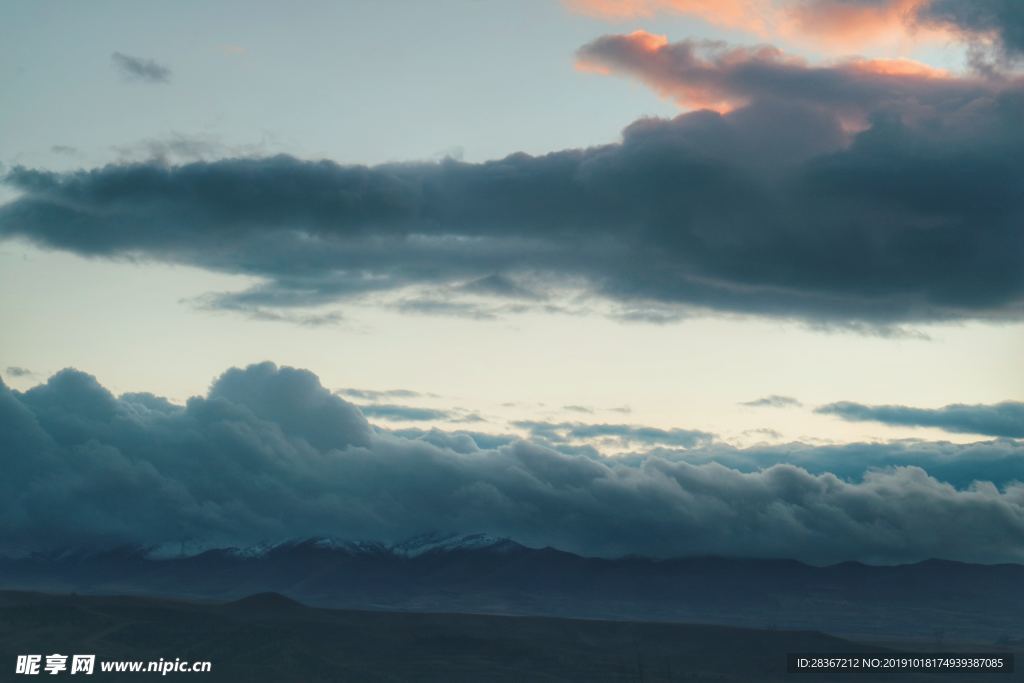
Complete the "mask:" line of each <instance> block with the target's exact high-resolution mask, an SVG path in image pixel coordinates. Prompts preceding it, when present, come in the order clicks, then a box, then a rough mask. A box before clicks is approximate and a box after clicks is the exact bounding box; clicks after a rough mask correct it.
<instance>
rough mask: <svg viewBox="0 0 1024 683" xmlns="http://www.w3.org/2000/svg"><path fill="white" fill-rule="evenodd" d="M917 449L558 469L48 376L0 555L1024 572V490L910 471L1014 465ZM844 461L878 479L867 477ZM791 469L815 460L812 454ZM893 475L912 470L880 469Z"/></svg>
mask: <svg viewBox="0 0 1024 683" xmlns="http://www.w3.org/2000/svg"><path fill="white" fill-rule="evenodd" d="M487 438H491V439H492V441H491V443H489V444H487V445H484V443H485V442H486V439H487ZM478 439H480V440H479V441H478ZM928 447H929V448H932V449H936V450H938V451H941V452H940V453H938V454H933V455H929V454H927V453H926V452H924V451H925V450H926V449H924V448H923V447H921V446H916V445H896V446H894V447H892V453H889V454H886V449H887V448H889V447H887V446H884V445H877V444H876V445H862V446H851V447H848V449H847V450H846V451H845V452H843V453H841V454H840V455H842V456H845V457H839V458H836V459H835V461H836V462H845V463H846V466H847V467H848V468H855V467H860V468H861V470H860V472H859V474H858V475H857V476H854V477H851V478H849V479H847V478H843V477H840V476H836V475H835V474H833V473H830V472H822V473H814V472H812V471H811V470H810V468H809V467H810V466H802V465H800V466H798V465H794V464H788V463H782V462H780V463H778V464H770V460H769V459H768V458H767V457H765V453H775V459H776V460H783V459H785V458H786V457H787V454H786V451H785V450H784V449H781V448H777V449H775V450H774V451H771V450H762V451H758V452H750V453H748V452H746V451H739V450H735V449H728V448H724V447H721V446H719V447H716V450H717V451H718V454H717V455H713V452H712V450H711V448H712V447H711V446H708V447H706V449H705V450H696V451H693V452H692V453H691V454H690V455H686V454H684V453H682V452H666V453H664V454H661V455H659V454H651V455H646V456H634V457H623V458H606V457H601V456H600V455H589V456H586V455H568V454H565V453H560V452H558V451H556V450H552V449H550V448H545V447H543V446H538V445H534V444H530V443H526V442H521V441H510V440H508V437H488V436H487V435H471V434H470V433H465V432H463V433H454V434H450V433H444V432H438V431H436V430H434V431H430V432H424V431H406V432H404V433H389V432H386V431H374V430H373V429H372V428H371V427H370V426H369V425H368V424H367V423H366V421H365V419H364V418H363V416H362V415H361V414H360V412H359V410H358V409H357V408H356V407H355V406H352V405H351V404H348V403H346V402H345V401H343V400H342V399H340V398H338V397H337V396H334V395H332V394H331V393H330V392H329V391H327V390H326V389H324V388H323V387H322V386H320V384H319V383H318V381H317V379H316V377H315V376H314V375H312V374H311V373H308V372H305V371H302V370H295V369H291V368H277V367H275V366H273V365H271V364H269V363H264V364H260V365H254V366H250V367H248V368H245V369H233V370H229V371H228V372H226V373H225V374H224V375H222V376H221V377H220V378H219V379H218V380H217V381H216V382H214V384H213V386H212V387H211V389H210V391H209V393H208V394H207V395H206V396H205V397H194V398H192V399H190V400H189V401H188V403H187V404H186V405H184V406H179V405H173V404H171V403H168V402H167V401H166V400H164V399H161V398H159V397H156V396H153V395H151V394H139V393H135V394H124V395H122V396H114V395H113V394H111V393H110V392H108V391H107V390H106V389H104V388H103V387H102V386H101V385H100V384H99V383H98V382H97V381H96V380H95V379H94V378H92V377H90V376H89V375H86V374H83V373H81V372H78V371H76V370H64V371H62V372H60V373H58V374H56V375H54V376H53V377H51V378H50V379H49V381H48V382H46V383H45V384H42V385H40V386H37V387H35V388H33V389H30V390H28V391H25V392H18V391H12V390H10V389H8V388H7V387H5V386H3V385H2V384H0V458H2V459H3V469H4V477H3V478H0V531H2V533H0V546H2V550H3V551H6V552H16V551H24V550H32V549H38V548H47V547H49V548H52V547H61V546H67V545H75V546H80V545H83V544H90V543H101V542H106V543H115V542H135V543H152V544H161V543H178V542H182V540H183V539H186V540H192V541H195V542H197V543H207V544H221V543H223V544H248V543H255V542H259V541H261V540H274V539H282V538H291V537H297V536H302V537H304V536H321V535H323V536H338V537H342V538H362V539H376V540H383V541H388V540H399V539H402V538H407V537H409V536H412V535H414V534H417V533H421V532H425V531H435V530H440V531H451V532H462V531H468V530H470V529H473V530H479V531H484V532H487V533H492V534H495V535H500V536H510V537H513V538H517V539H520V540H521V541H523V542H525V543H528V544H531V545H537V546H542V545H548V544H550V545H554V546H557V547H562V548H565V549H567V550H571V551H576V552H583V553H587V554H599V555H619V554H623V553H640V554H648V555H654V556H670V555H691V554H725V555H740V556H784V557H794V558H798V559H802V560H807V561H810V562H832V561H839V560H847V559H857V560H864V561H875V562H900V561H913V560H919V559H922V558H926V557H932V556H938V557H946V558H951V559H958V560H967V561H986V562H990V561H1021V560H1024V550H1022V547H1021V545H1020V539H1021V537H1022V534H1024V486H1022V485H1021V484H1020V483H1019V482H1018V483H1015V484H1006V485H1005V486H1003V487H1002V488H999V487H997V486H995V485H993V484H991V483H985V482H981V483H976V484H972V485H970V486H967V487H962V488H961V487H956V486H953V485H951V484H948V483H944V482H942V481H940V480H938V479H936V478H935V477H934V476H932V475H930V474H929V469H928V468H930V467H932V465H933V461H936V462H937V463H938V465H942V464H949V463H953V464H954V465H955V466H958V467H961V468H965V469H966V468H970V467H974V468H975V472H976V473H984V472H986V471H987V470H986V468H987V467H988V466H989V465H990V462H989V461H986V460H985V459H984V458H982V460H981V461H980V464H976V463H975V458H976V456H977V451H978V450H979V449H980V450H984V451H988V452H995V451H998V450H1000V449H1001V450H1002V451H1003V456H1002V458H1003V461H1002V462H1004V463H1009V464H1006V465H1005V466H1008V467H1016V468H1017V470H1018V471H1019V468H1020V464H1019V463H1020V462H1021V461H1022V458H1021V457H1020V448H1021V446H1020V445H1019V444H1016V443H1012V442H1007V443H995V442H994V443H991V444H987V445H980V446H971V447H961V446H955V445H951V444H938V445H931V446H928ZM858 448H859V449H861V451H872V449H873V451H874V452H875V456H874V462H881V463H887V464H888V466H884V467H880V468H877V469H875V468H867V469H865V465H864V464H863V462H859V461H858V458H857V457H856V456H857V449H858ZM790 449H791V451H793V452H792V453H791V454H790V455H791V456H792V457H793V458H796V459H801V458H803V459H804V460H808V461H813V460H814V457H813V453H814V451H813V449H809V448H807V447H801V446H791V447H790ZM687 453H689V452H687ZM907 453H913V454H914V455H913V457H915V458H917V459H918V460H919V461H921V462H922V463H924V464H923V465H913V466H911V465H902V464H899V463H900V458H901V457H904V458H905V457H906V454H907ZM901 454H902V455H901ZM730 457H732V458H734V459H738V460H742V459H746V460H747V461H750V462H757V461H758V460H760V459H762V458H763V459H764V462H763V463H761V464H757V465H753V466H751V465H750V464H749V462H748V465H747V468H748V469H747V471H744V470H743V469H740V468H738V467H732V466H729V465H727V464H723V462H721V461H724V460H726V459H728V458H730ZM991 457H994V456H992V455H991V453H990V455H989V458H990V459H991ZM702 459H703V461H701V460H702ZM720 460H721V461H720ZM818 467H819V468H820V465H818ZM977 478H984V474H982V476H981V477H977Z"/></svg>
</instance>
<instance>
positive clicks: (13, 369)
mask: <svg viewBox="0 0 1024 683" xmlns="http://www.w3.org/2000/svg"><path fill="white" fill-rule="evenodd" d="M35 374H36V373H34V372H32V371H31V370H29V369H28V368H23V367H20V366H18V365H8V366H7V376H8V377H32V376H34V375H35Z"/></svg>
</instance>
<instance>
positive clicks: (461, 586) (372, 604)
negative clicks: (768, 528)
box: [0, 534, 1024, 643]
mask: <svg viewBox="0 0 1024 683" xmlns="http://www.w3.org/2000/svg"><path fill="white" fill-rule="evenodd" d="M1022 586H1024V566H1022V565H1010V564H1007V565H975V564H964V563H959V562H949V561H942V560H929V561H926V562H920V563H917V564H910V565H900V566H870V565H864V564H860V563H856V562H847V563H842V564H837V565H832V566H828V567H814V566H810V565H806V564H803V563H801V562H797V561H795V560H778V559H737V558H718V557H696V558H679V559H670V560H657V559H650V558H643V557H626V558H620V559H600V558H588V557H581V556H579V555H575V554H572V553H568V552H564V551H560V550H556V549H553V548H539V549H537V548H528V547H525V546H523V545H520V544H519V543H516V542H515V541H512V540H509V539H504V538H495V537H492V536H486V535H483V534H474V535H468V536H453V535H444V534H432V535H428V536H422V537H417V538H415V539H410V540H409V541H405V542H403V543H398V544H382V543H363V542H353V541H347V540H339V539H328V538H314V539H304V540H295V541H288V542H285V543H278V544H273V545H262V546H256V547H251V548H213V549H207V550H202V551H197V552H195V553H194V554H186V555H180V554H179V555H177V556H174V555H170V554H169V553H168V551H167V549H164V548H158V549H153V548H143V547H120V548H112V549H82V548H79V549H74V550H64V551H60V552H53V553H46V554H36V555H32V556H30V557H24V558H7V559H0V587H2V588H18V589H31V590H44V591H78V592H81V593H89V594H146V595H162V596H176V597H186V598H203V599H215V600H234V599H239V598H242V597H244V596H251V595H253V594H259V593H278V594H280V595H279V596H278V597H276V598H270V597H266V596H264V597H260V598H258V600H259V601H262V602H264V603H266V604H267V605H270V606H272V605H273V604H278V603H280V602H281V601H283V600H288V601H290V600H298V601H300V602H301V603H304V604H306V605H312V606H320V607H338V608H357V609H375V610H401V611H422V612H463V613H488V614H509V615H544V616H564V617H586V618H609V619H641V620H659V621H679V622H704V623H717V624H724V625H733V626H744V627H751V628H787V629H812V630H820V631H826V632H830V633H836V634H844V635H848V636H854V637H892V638H898V637H902V638H915V639H918V640H928V641H935V642H938V643H941V642H942V641H943V640H973V641H977V642H996V641H1005V640H1007V639H1020V638H1024V620H1022V619H1021V618H1020V615H1021V614H1024V590H1022V589H1021V587H1022ZM284 596H289V597H288V598H285V597H284ZM275 601H276V602H275Z"/></svg>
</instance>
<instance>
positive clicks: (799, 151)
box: [0, 33, 1024, 329]
mask: <svg viewBox="0 0 1024 683" xmlns="http://www.w3.org/2000/svg"><path fill="white" fill-rule="evenodd" d="M579 54H580V59H581V61H582V62H583V63H585V64H588V65H590V66H593V67H595V68H600V69H603V70H606V71H612V72H618V73H626V74H629V75H632V76H634V77H638V78H641V79H643V80H644V81H646V82H648V83H650V84H651V85H652V86H653V87H656V88H658V89H659V90H661V91H663V92H665V93H667V94H669V95H671V96H673V97H677V98H678V99H680V100H681V101H683V102H685V103H687V104H688V105H691V106H692V105H701V106H713V107H715V108H718V109H720V110H721V111H723V112H727V113H716V112H715V111H709V110H702V111H695V112H692V113H688V114H683V115H681V116H679V117H677V118H675V119H673V120H662V119H643V120H640V121H637V122H635V123H633V124H632V125H630V126H629V127H627V128H626V129H625V131H624V132H623V137H622V140H621V142H619V143H616V144H609V145H605V146H602V147H594V148H589V149H571V150H564V151H560V152H556V153H552V154H549V155H545V156H538V157H534V156H528V155H525V154H514V155H512V156H509V157H507V158H505V159H501V160H497V161H491V162H487V163H479V164H472V163H462V162H457V161H454V160H446V161H443V162H440V163H408V164H387V165H380V166H373V167H365V166H341V165H338V164H335V163H332V162H329V161H321V162H312V161H302V160H299V159H295V158H291V157H287V156H278V157H273V158H234V159H223V160H220V161H214V162H196V163H190V164H185V165H180V166H169V165H166V164H162V163H157V162H153V163H137V164H115V165H110V166H105V167H103V168H97V169H93V170H84V171H79V172H70V173H52V172H47V171H41V170H31V169H25V168H16V169H14V170H13V171H11V172H10V173H9V174H8V176H7V182H8V184H10V185H11V186H12V187H13V188H14V189H16V190H17V191H19V192H20V197H19V198H18V199H16V200H14V201H13V202H11V203H8V204H7V205H4V206H3V207H0V236H6V237H22V238H26V239H28V240H31V241H33V242H34V243H36V244H39V245H42V246H44V247H48V248H57V249H64V250H69V251H72V252H76V253H79V254H84V255H90V256H102V257H139V258H151V259H156V260H161V261H168V262H175V263H188V264H192V265H196V266H200V267H204V268H208V269H211V270H216V271H221V272H227V273H241V274H246V275H252V276H256V277H259V278H261V279H262V284H260V285H258V286H256V287H254V288H252V289H249V290H247V291H244V292H238V293H231V294H222V295H214V296H211V297H209V298H208V299H205V300H204V302H203V305H206V306H214V307H221V308H226V309H231V310H250V311H257V312H261V313H262V314H263V315H275V313H274V311H275V310H277V311H280V310H281V309H283V308H285V307H289V306H312V305H318V304H325V303H329V302H336V301H341V300H345V299H351V298H353V297H360V296H367V295H370V294H377V295H380V296H387V297H390V299H389V301H390V302H391V303H392V304H394V305H396V306H398V308H399V309H400V310H405V311H418V312H435V313H436V312H442V313H455V314H461V315H472V316H475V317H488V316H490V315H492V314H493V313H495V312H503V311H516V310H525V308H528V307H533V308H544V309H545V310H558V309H559V307H558V306H555V305H553V304H551V303H549V302H551V301H556V300H564V297H562V298H560V299H555V298H554V297H553V296H552V294H553V293H554V292H556V291H561V290H564V289H569V290H572V291H576V292H579V291H582V292H583V293H584V294H586V295H587V296H589V297H590V298H591V300H605V301H611V302H614V304H615V305H616V306H619V307H621V308H622V311H621V316H622V317H623V318H625V319H636V318H638V317H644V315H645V312H648V313H649V312H650V311H651V310H652V307H654V309H657V307H668V308H672V309H676V308H679V309H683V308H688V307H697V308H698V309H704V310H708V309H710V310H715V311H730V312H740V313H750V314H757V315H765V316H777V317H786V318H800V319H803V320H806V321H810V322H811V323H813V324H831V325H849V326H853V327H857V328H860V329H863V328H865V327H874V328H885V327H887V326H892V325H900V324H903V323H912V322H918V321H934V320H950V319H965V318H984V319H991V318H1003V319H1021V318H1022V317H1024V228H1022V226H1024V220H1022V219H1024V186H1022V184H1021V183H1022V181H1021V178H1024V128H1022V127H1021V126H1020V125H1019V124H1020V121H1021V120H1022V118H1024V87H1022V86H1021V84H1020V83H1019V82H1018V81H1016V80H1014V79H1006V78H1004V79H990V80H986V79H982V78H980V77H963V78H956V77H950V76H946V75H942V74H939V73H937V72H934V71H932V70H927V69H922V68H919V66H915V65H913V64H908V63H904V62H898V61H897V62H891V61H889V62H886V61H877V60H876V61H863V60H862V61H858V62H849V63H845V64H839V65H833V66H828V67H814V66H809V65H807V64H805V63H803V62H801V61H799V60H797V59H794V58H792V57H790V56H787V55H785V54H782V53H781V52H779V51H777V50H774V49H772V48H767V47H764V48H744V49H728V48H724V47H722V46H720V45H711V44H707V43H695V42H687V41H684V42H681V43H668V42H667V41H665V40H664V39H659V38H658V37H657V36H651V35H649V34H643V33H636V34H631V35H629V36H606V37H604V38H601V39H599V40H596V41H594V42H593V43H590V44H589V45H587V46H585V47H583V48H582V49H581V51H580V53H579ZM481 298H485V299H488V300H491V301H492V302H497V303H492V304H491V306H492V308H490V309H484V310H481V309H480V308H479V306H480V305H481V304H479V300H480V299H481ZM499 304H500V305H499ZM657 310H659V311H661V312H660V313H658V315H660V316H662V317H661V319H671V315H668V317H665V316H666V315H667V314H666V313H664V309H657ZM276 315H279V316H280V315H281V314H280V313H276ZM281 319H287V317H282V318H281Z"/></svg>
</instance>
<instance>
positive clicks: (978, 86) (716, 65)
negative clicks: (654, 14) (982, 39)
mask: <svg viewBox="0 0 1024 683" xmlns="http://www.w3.org/2000/svg"><path fill="white" fill-rule="evenodd" d="M577 59H578V63H579V64H580V65H581V66H582V67H583V68H584V69H586V70H591V71H593V70H599V71H600V72H602V73H621V74H625V75H629V76H633V77H636V78H639V79H640V80H642V81H643V82H644V83H646V84H648V85H650V86H651V87H652V88H654V89H655V90H657V91H658V92H660V93H661V94H662V95H664V96H666V97H671V98H673V99H675V100H677V101H678V102H679V103H680V104H681V105H682V106H685V107H690V108H706V109H714V110H716V111H720V112H726V111H731V110H733V109H736V108H737V107H742V106H746V105H749V104H750V103H752V102H763V101H766V100H776V101H785V102H788V103H797V102H799V103H803V104H805V105H811V106H816V107H824V108H826V109H827V110H829V111H831V112H832V113H833V114H834V115H835V116H837V117H838V118H839V120H840V122H841V123H846V124H847V125H848V126H851V125H862V122H863V121H864V119H865V117H866V116H868V115H869V114H874V113H881V112H883V111H889V112H893V113H896V114H900V115H903V116H909V115H910V114H912V113H914V109H915V108H926V109H929V110H931V111H932V112H935V109H936V108H937V107H940V106H942V105H943V104H944V103H947V102H948V101H949V99H951V98H952V99H967V100H974V99H977V98H980V97H984V96H987V95H990V94H991V92H992V90H993V88H994V86H993V85H992V84H990V83H987V82H985V81H983V80H980V79H977V78H953V77H951V76H949V74H947V73H946V72H944V71H942V70H939V69H935V68H932V67H929V66H927V65H925V64H921V63H919V62H914V61H911V60H908V59H851V60H847V61H844V62H840V63H837V64H833V65H827V66H811V65H808V64H807V63H806V62H805V61H804V60H803V59H800V58H797V57H794V56H791V55H788V54H786V53H784V52H782V51H781V50H779V49H777V48H774V47H771V46H768V45H760V46H757V47H730V46H727V45H725V44H724V43H721V42H718V41H707V40H702V41H697V40H684V41H680V42H676V43H670V42H668V39H667V38H666V37H664V36H656V35H652V34H650V33H647V32H646V31H634V32H633V33H630V34H628V35H607V36H602V37H600V38H598V39H596V40H594V41H592V42H590V43H588V44H586V45H584V46H583V47H581V48H580V49H579V50H578V51H577ZM908 105H909V106H908ZM805 115H807V116H808V120H807V121H805V123H806V124H808V125H814V126H816V127H817V128H818V130H817V131H815V133H816V134H815V135H806V134H805V135H801V136H800V138H798V141H799V142H801V143H802V145H807V144H808V143H809V142H813V141H814V140H815V138H820V140H819V141H818V142H817V144H818V145H824V146H826V147H828V146H838V144H839V142H840V140H841V139H842V132H841V129H840V130H838V131H837V130H836V129H835V128H831V127H830V126H829V124H830V123H832V122H830V121H829V119H828V117H826V118H820V117H818V118H816V119H815V118H811V117H810V115H809V112H808V113H806V114H805ZM833 136H838V137H833ZM746 142H747V143H748V145H749V143H750V142H751V141H746ZM818 151H823V150H822V149H820V148H816V146H811V147H809V148H808V147H804V146H800V147H798V148H797V150H796V154H797V155H798V157H804V156H806V155H807V154H808V153H814V152H818Z"/></svg>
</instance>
